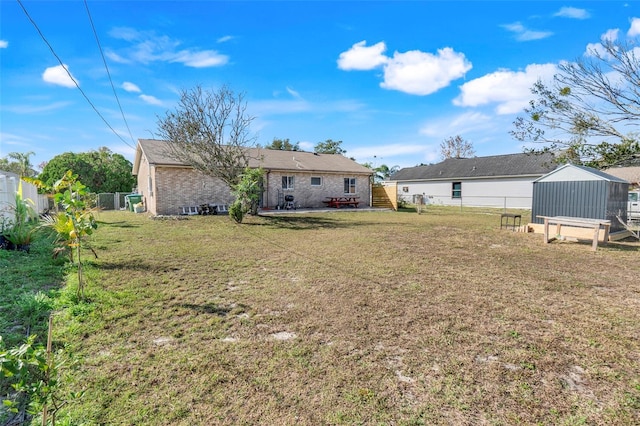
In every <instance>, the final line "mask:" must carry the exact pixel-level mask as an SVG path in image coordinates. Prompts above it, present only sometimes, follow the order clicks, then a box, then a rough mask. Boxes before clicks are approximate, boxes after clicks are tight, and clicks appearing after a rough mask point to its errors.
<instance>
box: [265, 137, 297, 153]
mask: <svg viewBox="0 0 640 426" xmlns="http://www.w3.org/2000/svg"><path fill="white" fill-rule="evenodd" d="M265 148H266V149H274V150H276V151H300V142H296V143H294V144H292V143H291V142H290V141H289V139H288V138H287V139H277V138H274V139H273V142H271V144H270V145H266V146H265Z"/></svg>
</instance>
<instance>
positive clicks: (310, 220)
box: [243, 215, 354, 230]
mask: <svg viewBox="0 0 640 426" xmlns="http://www.w3.org/2000/svg"><path fill="white" fill-rule="evenodd" d="M260 217H261V218H262V219H263V220H264V222H263V223H251V222H246V223H243V225H245V224H246V225H250V226H269V227H273V228H284V229H292V230H304V229H322V228H329V229H336V228H348V227H352V226H353V224H354V222H352V221H343V220H339V219H334V218H328V217H314V216H293V215H290V216H260Z"/></svg>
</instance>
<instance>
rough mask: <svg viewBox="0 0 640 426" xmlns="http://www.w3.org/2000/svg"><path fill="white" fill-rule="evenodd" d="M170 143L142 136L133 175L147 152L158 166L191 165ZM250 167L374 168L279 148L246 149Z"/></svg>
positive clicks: (351, 170) (344, 170)
mask: <svg viewBox="0 0 640 426" xmlns="http://www.w3.org/2000/svg"><path fill="white" fill-rule="evenodd" d="M166 147H167V142H166V141H162V140H157V139H139V140H138V147H137V149H136V158H135V161H134V164H133V174H137V173H138V169H139V167H140V160H141V158H142V156H143V155H144V156H145V157H146V158H147V161H149V163H150V164H154V165H156V166H158V165H160V166H175V167H190V166H189V165H186V164H184V163H182V162H180V161H177V160H175V159H173V158H171V156H170V155H168V154H167V150H166ZM247 150H248V151H249V152H248V156H249V158H250V160H249V166H250V167H262V168H264V169H269V170H282V171H297V172H303V171H307V172H335V173H353V174H366V175H371V174H372V173H373V172H372V171H371V169H369V168H367V167H365V166H363V165H361V164H358V163H356V162H355V161H353V160H352V159H350V158H347V157H345V156H343V155H340V154H317V153H313V152H303V151H280V150H274V149H264V148H247Z"/></svg>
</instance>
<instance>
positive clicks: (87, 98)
mask: <svg viewBox="0 0 640 426" xmlns="http://www.w3.org/2000/svg"><path fill="white" fill-rule="evenodd" d="M16 1H17V2H18V4H19V5H20V7H21V8H22V11H23V12H24V14H25V15H27V18H28V19H29V21H30V22H31V24H32V25H33V26H34V27H35V29H36V31H38V34H39V35H40V37H41V38H42V40H43V41H44V42H45V44H46V45H47V47H49V50H51V53H53V56H55V57H56V59H57V60H58V62H59V63H60V65H61V66H62V68H63V69H64V70H65V71H66V73H67V75H68V76H69V78H70V79H71V81H73V84H75V85H76V87H77V88H78V90H79V91H80V93H82V96H84V98H85V100H86V101H87V102H88V103H89V105H91V108H93V110H94V111H95V112H96V114H98V116H99V117H100V118H101V119H102V121H104V124H106V125H107V127H108V128H109V129H111V131H112V132H113V134H114V135H116V136H117V137H118V139H120V140H121V141H122V142H124V143H125V144H126V145H127V146H129V147H130V148H133V146H131V145H129V142H127V141H126V140H124V139H123V138H122V136H120V135H119V134H118V132H116V131H115V129H114V128H113V127H111V124H109V122H108V121H107V120H106V118H104V117H103V116H102V114H100V111H98V109H97V108H96V106H95V105H94V104H93V102H91V100H90V99H89V97H88V96H87V94H86V93H84V90H82V89H81V88H80V85H79V84H78V82H77V81H76V79H75V78H73V76H72V75H71V73H70V72H69V70H68V69H67V67H66V66H65V65H64V62H62V59H60V57H59V56H58V54H57V53H56V52H55V50H53V47H52V46H51V44H50V43H49V41H48V40H47V38H46V37H45V36H44V34H42V31H40V28H39V27H38V25H37V24H36V23H35V21H34V20H33V18H31V15H29V12H27V9H25V7H24V5H23V4H22V1H21V0H16Z"/></svg>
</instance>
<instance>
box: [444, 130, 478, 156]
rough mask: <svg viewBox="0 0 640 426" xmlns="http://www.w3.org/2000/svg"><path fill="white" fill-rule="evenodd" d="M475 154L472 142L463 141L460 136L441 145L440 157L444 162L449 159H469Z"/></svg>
mask: <svg viewBox="0 0 640 426" xmlns="http://www.w3.org/2000/svg"><path fill="white" fill-rule="evenodd" d="M475 153H476V152H475V150H474V149H473V145H472V144H471V142H469V141H466V140H464V139H462V136H460V135H457V136H455V137H450V138H448V139H445V140H444V141H442V142H441V143H440V156H441V157H442V159H443V160H444V159H447V158H469V157H473V156H474V155H475Z"/></svg>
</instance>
